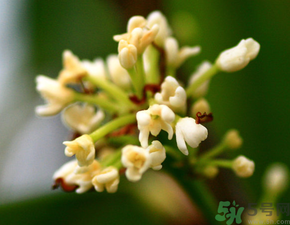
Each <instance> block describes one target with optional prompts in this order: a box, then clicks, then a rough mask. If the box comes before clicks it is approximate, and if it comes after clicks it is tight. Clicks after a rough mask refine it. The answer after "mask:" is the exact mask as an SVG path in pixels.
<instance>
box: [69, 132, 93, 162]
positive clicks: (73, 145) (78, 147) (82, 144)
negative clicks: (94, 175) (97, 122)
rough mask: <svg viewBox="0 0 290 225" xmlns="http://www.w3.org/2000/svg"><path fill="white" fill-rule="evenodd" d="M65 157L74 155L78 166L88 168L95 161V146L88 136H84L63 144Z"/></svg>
mask: <svg viewBox="0 0 290 225" xmlns="http://www.w3.org/2000/svg"><path fill="white" fill-rule="evenodd" d="M63 144H64V145H66V146H67V147H66V148H65V150H64V153H65V155H66V156H68V157H71V156H73V155H76V159H77V161H78V165H79V166H89V165H90V164H92V163H93V161H94V159H95V145H94V142H93V139H92V138H91V137H90V135H87V134H84V135H82V136H80V137H78V138H76V139H75V140H73V141H65V142H63Z"/></svg>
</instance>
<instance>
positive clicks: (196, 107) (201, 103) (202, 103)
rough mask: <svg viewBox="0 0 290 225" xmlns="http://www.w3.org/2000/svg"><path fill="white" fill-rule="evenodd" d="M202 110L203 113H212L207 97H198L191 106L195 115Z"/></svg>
mask: <svg viewBox="0 0 290 225" xmlns="http://www.w3.org/2000/svg"><path fill="white" fill-rule="evenodd" d="M198 112H200V113H201V114H203V113H206V114H209V113H210V106H209V103H208V101H207V100H206V99H205V98H201V99H198V100H197V101H196V102H195V103H194V104H193V105H192V107H191V113H192V115H193V117H195V116H196V114H197V113H198Z"/></svg>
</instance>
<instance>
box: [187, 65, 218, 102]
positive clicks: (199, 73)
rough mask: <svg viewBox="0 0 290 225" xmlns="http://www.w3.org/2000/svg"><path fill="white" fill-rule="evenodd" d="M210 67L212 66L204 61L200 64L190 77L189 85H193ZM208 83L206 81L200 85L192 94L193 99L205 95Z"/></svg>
mask: <svg viewBox="0 0 290 225" xmlns="http://www.w3.org/2000/svg"><path fill="white" fill-rule="evenodd" d="M211 67H212V64H211V63H210V62H208V61H204V62H203V63H201V64H200V65H199V66H198V68H197V70H196V71H195V72H194V73H193V74H192V75H191V77H190V79H189V84H193V83H194V82H195V81H196V80H197V79H198V78H199V77H200V76H202V75H203V74H204V73H205V72H206V71H208V70H209V69H210V68H211ZM209 81H210V80H207V81H205V82H204V83H202V84H201V85H200V86H199V87H198V88H197V89H196V90H195V91H194V92H193V93H192V95H193V97H194V98H200V97H203V96H205V95H206V93H207V90H208V86H209Z"/></svg>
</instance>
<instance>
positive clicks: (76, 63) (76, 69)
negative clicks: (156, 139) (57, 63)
mask: <svg viewBox="0 0 290 225" xmlns="http://www.w3.org/2000/svg"><path fill="white" fill-rule="evenodd" d="M62 59H63V69H62V70H61V71H60V72H59V75H58V81H59V82H60V83H61V84H63V85H65V84H67V83H76V82H77V81H78V80H79V79H80V78H82V77H84V76H86V75H87V71H86V70H85V68H84V67H83V65H82V63H81V61H80V60H79V58H78V57H77V56H75V55H74V54H73V53H72V52H71V51H69V50H65V51H64V52H63V54H62Z"/></svg>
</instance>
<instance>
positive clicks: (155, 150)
mask: <svg viewBox="0 0 290 225" xmlns="http://www.w3.org/2000/svg"><path fill="white" fill-rule="evenodd" d="M147 150H148V151H149V154H150V155H149V156H150V158H151V165H150V167H151V168H152V169H153V170H160V169H161V168H162V165H161V163H163V161H164V160H165V158H166V152H165V148H164V147H163V146H162V144H161V143H160V142H159V141H152V144H151V145H150V146H149V147H148V148H147Z"/></svg>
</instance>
